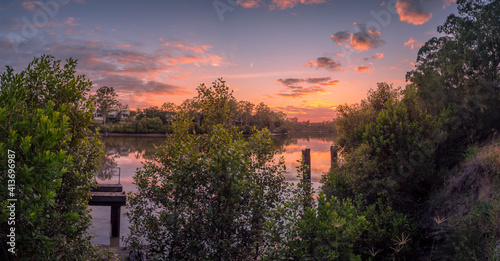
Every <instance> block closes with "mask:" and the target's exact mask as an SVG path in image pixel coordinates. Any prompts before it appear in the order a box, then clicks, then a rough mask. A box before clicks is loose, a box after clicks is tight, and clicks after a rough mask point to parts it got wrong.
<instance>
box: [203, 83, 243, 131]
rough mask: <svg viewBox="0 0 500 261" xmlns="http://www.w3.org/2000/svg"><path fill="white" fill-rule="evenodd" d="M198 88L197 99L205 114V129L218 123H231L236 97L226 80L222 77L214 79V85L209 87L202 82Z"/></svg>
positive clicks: (227, 124) (226, 124)
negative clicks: (232, 106)
mask: <svg viewBox="0 0 500 261" xmlns="http://www.w3.org/2000/svg"><path fill="white" fill-rule="evenodd" d="M196 90H197V91H198V96H197V97H196V101H197V102H198V104H199V106H200V110H201V113H202V116H203V122H202V124H203V125H204V126H203V127H204V129H205V130H207V128H211V127H213V126H215V125H217V124H222V125H225V126H229V125H231V120H232V118H231V115H232V113H233V112H232V111H231V105H232V104H234V103H235V98H234V97H233V91H230V90H229V86H227V85H226V82H225V81H223V80H222V78H220V79H217V80H216V81H214V82H213V83H212V86H210V87H207V86H206V85H205V84H204V83H202V84H201V85H200V86H198V88H196Z"/></svg>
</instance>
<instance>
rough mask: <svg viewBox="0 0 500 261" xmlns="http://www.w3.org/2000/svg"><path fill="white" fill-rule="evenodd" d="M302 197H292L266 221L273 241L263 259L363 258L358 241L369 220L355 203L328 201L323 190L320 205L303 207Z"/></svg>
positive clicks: (320, 195)
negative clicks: (357, 251) (357, 250)
mask: <svg viewBox="0 0 500 261" xmlns="http://www.w3.org/2000/svg"><path fill="white" fill-rule="evenodd" d="M297 189H299V190H300V189H301V188H300V187H298V188H297ZM292 195H300V193H298V191H295V192H294V193H292ZM302 200H303V198H300V197H291V199H289V200H288V201H286V202H285V203H284V204H283V205H282V206H280V207H279V208H278V212H277V213H276V214H275V215H276V218H274V219H271V220H270V221H268V223H267V224H266V225H267V227H268V231H269V236H268V237H269V238H270V239H271V242H270V246H269V247H268V248H267V251H266V253H265V255H264V258H263V259H264V260H361V258H360V255H359V254H355V252H356V251H355V250H356V245H355V243H356V242H357V241H359V240H360V238H361V236H362V234H363V232H364V231H365V227H366V226H368V225H369V222H368V221H367V220H366V219H365V217H364V216H363V215H362V214H361V213H359V212H358V210H357V209H356V208H355V206H354V205H353V204H352V202H351V201H350V200H344V201H341V200H337V199H336V198H332V199H330V200H329V201H327V200H326V198H325V196H324V195H323V193H320V194H319V196H318V199H317V207H307V208H305V209H304V208H301V205H302V202H301V201H302ZM300 210H301V211H300ZM273 240H274V241H273Z"/></svg>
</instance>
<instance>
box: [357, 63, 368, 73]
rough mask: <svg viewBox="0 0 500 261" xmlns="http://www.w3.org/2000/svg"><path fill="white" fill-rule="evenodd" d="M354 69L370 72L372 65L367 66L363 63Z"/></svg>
mask: <svg viewBox="0 0 500 261" xmlns="http://www.w3.org/2000/svg"><path fill="white" fill-rule="evenodd" d="M354 70H356V72H359V73H361V72H368V71H370V67H368V66H365V65H361V66H356V68H354Z"/></svg>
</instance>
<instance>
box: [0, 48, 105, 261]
mask: <svg viewBox="0 0 500 261" xmlns="http://www.w3.org/2000/svg"><path fill="white" fill-rule="evenodd" d="M75 67H76V62H75V61H74V60H72V59H69V60H67V64H65V65H63V66H61V65H60V61H58V60H55V59H54V58H53V57H50V56H42V57H41V58H36V59H35V60H34V61H33V62H31V63H30V64H29V65H28V67H27V69H26V70H24V71H22V72H21V73H19V74H14V73H13V69H12V68H11V67H8V66H7V71H6V72H5V73H3V74H2V75H1V76H0V79H1V80H0V81H1V82H0V84H1V88H0V136H1V137H4V139H2V140H1V141H0V156H1V157H2V158H3V159H7V158H8V154H10V153H8V152H9V151H13V152H14V154H13V155H15V158H14V159H15V166H14V168H13V169H14V171H15V190H14V192H13V193H14V195H13V197H14V198H16V199H17V202H16V208H15V213H16V218H15V233H16V255H9V256H8V257H5V256H2V260H6V259H7V260H8V259H9V258H10V259H12V260H32V259H33V258H34V257H36V259H40V260H75V259H77V260H85V259H88V258H92V259H94V260H100V259H104V260H109V259H110V258H112V256H111V255H110V254H109V253H107V254H105V255H103V256H100V254H98V251H97V247H96V246H94V245H92V244H91V243H90V241H89V239H90V236H89V235H86V233H85V232H86V230H87V228H88V227H89V226H90V219H91V218H90V215H89V211H88V209H87V206H88V200H89V196H90V189H91V188H92V187H93V186H95V178H94V172H95V171H96V170H97V166H98V163H99V157H100V146H101V143H100V141H99V140H98V138H97V136H94V137H93V138H89V137H88V135H89V134H90V132H89V130H88V128H87V127H88V126H90V124H91V123H92V120H93V119H92V112H93V108H92V103H91V102H90V101H89V100H88V99H87V97H86V95H87V93H88V91H89V90H90V86H91V85H92V84H91V83H90V82H89V81H86V80H85V79H84V78H83V76H75ZM0 166H1V170H2V171H1V172H2V175H1V176H0V182H2V184H8V183H7V182H8V181H7V179H9V177H8V176H7V169H8V168H7V161H1V163H0ZM10 169H12V168H10ZM11 174H12V173H11ZM0 190H1V194H0V201H1V202H2V203H1V207H2V210H1V215H0V220H1V231H9V229H10V227H9V226H8V225H7V217H8V216H9V211H8V209H7V208H6V203H7V201H6V200H7V198H12V195H9V194H8V192H12V191H8V189H7V186H1V189H0ZM8 195H9V196H8ZM4 240H5V239H4V238H2V242H1V243H2V247H4V246H6V242H4Z"/></svg>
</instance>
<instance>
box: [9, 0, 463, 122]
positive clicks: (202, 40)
mask: <svg viewBox="0 0 500 261" xmlns="http://www.w3.org/2000/svg"><path fill="white" fill-rule="evenodd" d="M360 2H363V3H360ZM452 12H456V4H455V1H453V0H438V1H421V0H392V1H383V0H376V1H373V0H363V1H347V0H238V1H226V0H215V1H198V0H192V1H144V2H137V1H105V2H101V1H93V0H73V1H62V0H61V1H59V0H57V1H56V0H51V1H31V0H23V1H7V2H5V1H4V2H2V3H1V4H0V14H1V17H2V23H1V25H0V28H1V29H0V47H1V48H0V57H1V61H2V64H3V65H11V66H13V67H14V69H15V70H16V72H19V71H21V70H22V69H24V68H25V67H26V65H27V64H28V63H29V62H30V61H31V60H32V59H33V57H39V56H40V55H42V54H50V55H53V56H55V57H56V58H57V59H61V60H63V61H64V60H65V59H67V58H70V57H72V58H75V59H78V67H77V69H78V73H80V74H85V76H86V78H87V79H89V80H91V81H92V82H93V91H95V90H96V89H97V88H99V87H101V86H104V85H107V86H112V87H114V88H115V90H116V91H117V93H118V95H119V100H120V101H121V103H122V104H128V105H129V107H130V108H145V107H149V106H161V105H162V104H163V103H164V102H173V103H175V104H177V105H179V104H181V102H182V101H183V100H185V99H189V98H192V97H193V96H195V95H196V87H197V86H199V85H200V84H201V83H205V84H207V85H210V84H211V82H213V81H214V80H216V79H217V78H220V77H222V78H223V79H224V80H226V81H227V83H228V85H229V86H230V87H231V89H232V90H233V91H234V93H233V94H234V96H235V97H236V99H238V100H245V101H250V102H252V103H255V104H258V103H260V102H264V103H266V104H267V105H269V106H270V107H271V108H272V109H274V110H280V111H283V112H285V113H286V114H287V116H288V117H298V118H299V120H311V121H313V122H314V121H324V120H332V119H333V118H334V117H335V109H336V107H337V106H338V105H341V104H355V103H359V102H360V101H361V99H363V98H364V97H366V93H367V91H368V90H369V89H370V88H374V87H376V84H377V82H382V81H385V82H388V83H392V84H394V85H395V86H404V85H405V84H406V82H405V74H406V72H407V71H409V70H411V69H412V68H414V65H413V64H414V61H415V59H416V54H417V52H418V49H419V48H420V46H422V44H423V43H425V42H426V41H427V40H428V39H430V38H431V37H433V36H437V35H438V34H437V32H436V27H437V26H438V25H440V24H442V23H443V22H444V21H445V19H446V17H447V16H448V15H449V14H451V13H452ZM1 70H2V71H4V70H5V69H1Z"/></svg>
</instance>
